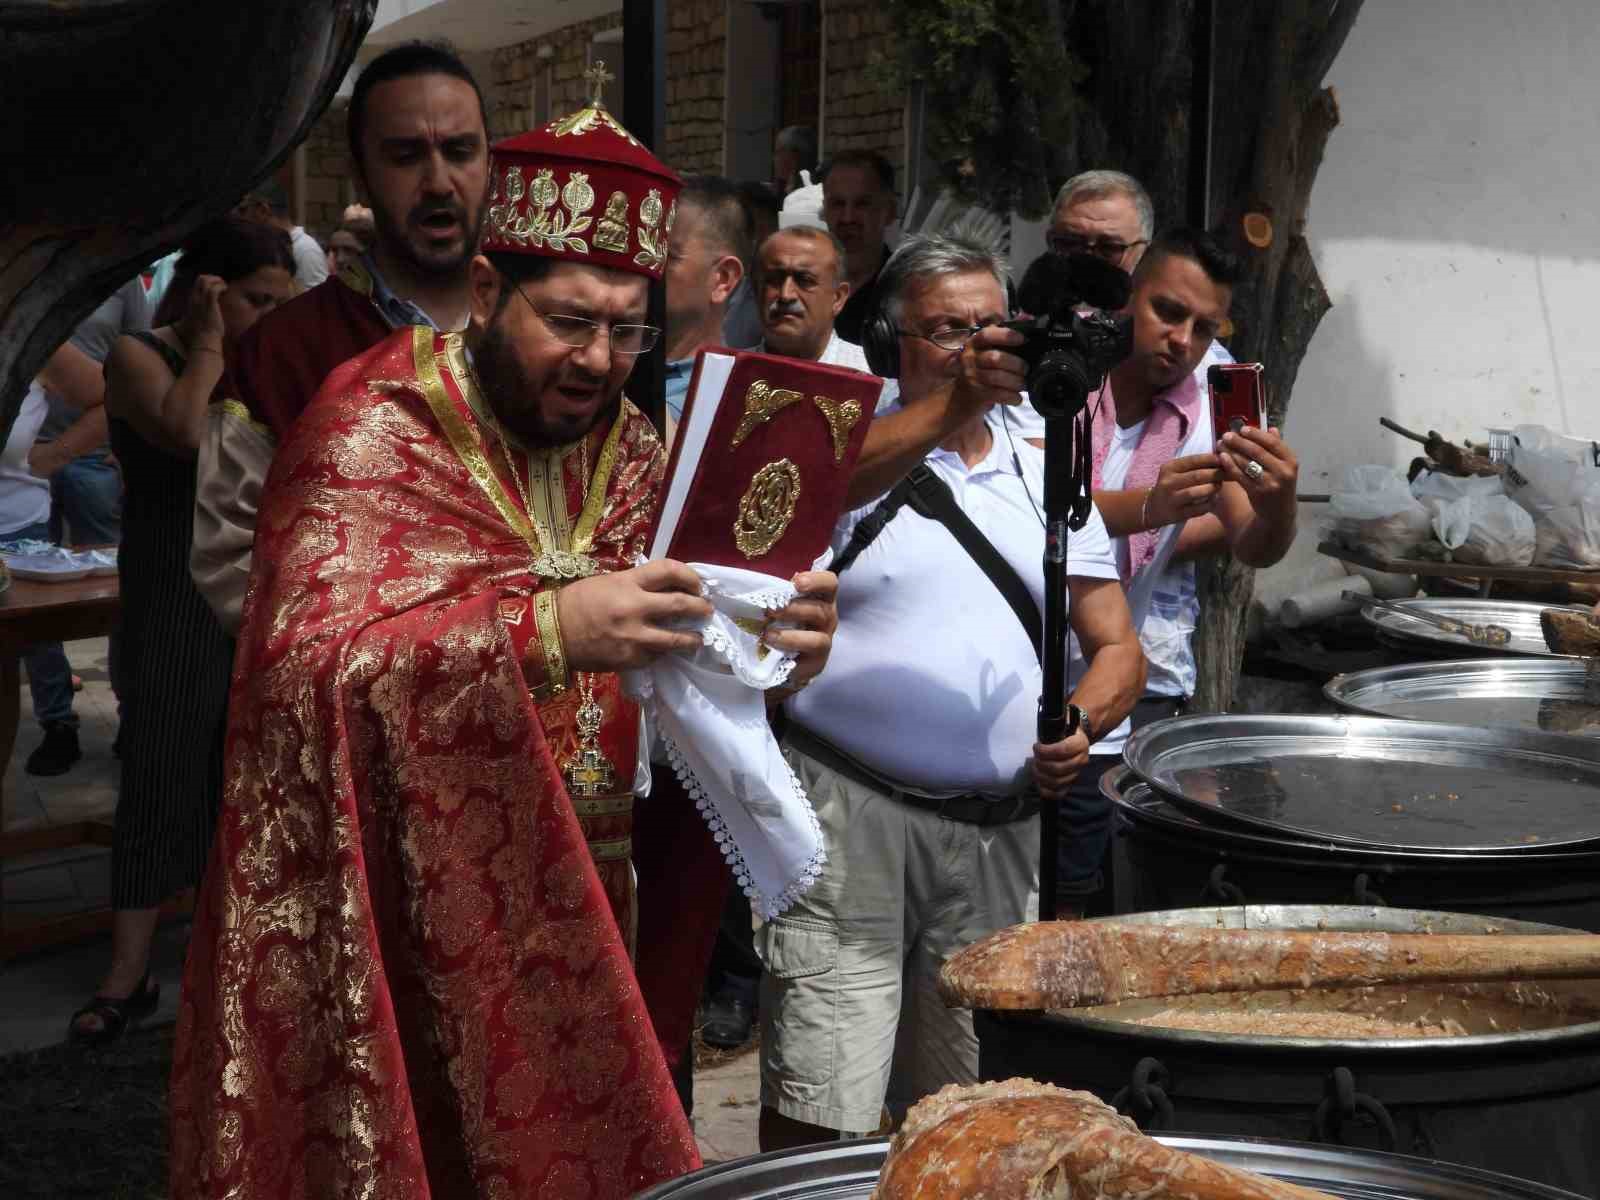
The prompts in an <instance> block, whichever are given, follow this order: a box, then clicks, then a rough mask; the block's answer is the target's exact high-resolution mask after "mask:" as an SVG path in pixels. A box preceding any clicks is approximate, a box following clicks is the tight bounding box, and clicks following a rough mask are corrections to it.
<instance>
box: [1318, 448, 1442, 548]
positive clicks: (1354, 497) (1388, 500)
mask: <svg viewBox="0 0 1600 1200" xmlns="http://www.w3.org/2000/svg"><path fill="white" fill-rule="evenodd" d="M1328 517H1329V521H1328V533H1329V535H1330V536H1331V537H1332V538H1333V539H1334V540H1335V541H1337V542H1339V543H1340V544H1341V545H1343V546H1345V547H1347V548H1348V549H1351V550H1361V551H1365V552H1366V553H1368V554H1375V555H1377V556H1378V557H1379V558H1406V557H1409V556H1410V555H1411V554H1412V553H1413V552H1414V551H1415V550H1416V549H1417V547H1419V546H1421V545H1423V544H1424V543H1426V542H1428V541H1431V540H1432V537H1433V526H1432V518H1431V517H1430V516H1429V514H1428V510H1427V509H1426V508H1424V507H1423V506H1422V504H1421V503H1420V502H1419V501H1418V500H1417V498H1416V497H1415V496H1413V495H1412V494H1411V488H1410V486H1409V485H1408V484H1407V483H1406V480H1405V476H1403V475H1401V474H1400V473H1399V472H1398V471H1396V470H1394V468H1392V467H1380V466H1375V465H1373V466H1362V467H1347V468H1346V469H1345V473H1344V479H1343V481H1342V484H1341V486H1340V488H1339V490H1338V491H1337V492H1335V493H1334V494H1333V498H1332V499H1331V500H1330V501H1329V503H1328Z"/></svg>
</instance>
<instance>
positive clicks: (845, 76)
mask: <svg viewBox="0 0 1600 1200" xmlns="http://www.w3.org/2000/svg"><path fill="white" fill-rule="evenodd" d="M892 36H893V35H892V33H891V31H890V24H889V17H888V14H887V13H886V12H884V11H883V9H882V8H881V7H879V6H878V5H876V4H873V3H872V2H871V0H827V51H826V57H825V59H824V62H823V71H824V79H823V85H822V91H823V100H822V106H823V113H824V122H825V124H824V127H823V157H824V158H826V157H827V156H828V155H830V154H833V153H835V152H837V151H840V150H846V149H849V150H876V151H878V152H879V153H880V154H883V155H884V156H886V157H887V158H888V160H889V161H890V162H892V163H893V164H894V167H895V171H896V173H897V178H896V180H895V183H896V185H897V186H898V185H899V184H900V182H901V180H900V179H899V178H898V174H899V173H900V172H901V171H902V170H903V168H904V166H905V157H906V130H905V96H904V95H902V94H899V93H888V92H884V91H882V90H880V89H879V87H878V86H877V84H876V83H874V81H873V80H872V78H871V76H870V74H869V72H868V68H869V67H870V66H871V65H872V63H873V62H874V61H875V59H876V58H877V56H878V55H880V54H882V53H883V50H884V47H886V46H887V45H888V43H889V39H890V38H891V37H892ZM902 199H903V197H902Z"/></svg>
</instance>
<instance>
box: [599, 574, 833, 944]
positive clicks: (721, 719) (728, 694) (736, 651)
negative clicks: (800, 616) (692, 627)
mask: <svg viewBox="0 0 1600 1200" xmlns="http://www.w3.org/2000/svg"><path fill="white" fill-rule="evenodd" d="M689 566H690V567H692V568H693V569H694V570H695V572H696V573H697V574H698V575H699V576H700V581H701V586H702V594H703V595H704V596H705V597H706V599H707V600H709V601H711V604H712V608H713V611H712V614H711V616H710V618H709V619H708V620H706V621H705V623H704V624H702V625H701V626H700V629H699V634H700V641H701V647H700V649H698V650H696V651H695V652H694V653H692V654H666V655H662V656H661V657H660V658H658V659H657V660H656V661H655V662H654V663H652V664H651V665H650V666H648V667H643V668H640V669H638V670H633V671H625V672H624V673H623V676H622V682H623V687H624V689H625V690H626V691H627V692H628V694H629V695H631V696H633V697H634V698H635V699H637V700H638V701H639V702H640V707H641V708H642V709H643V711H644V715H645V719H646V724H647V728H648V729H649V730H650V731H651V732H652V733H654V734H657V735H659V736H660V738H661V740H662V742H663V744H664V745H665V748H666V752H667V759H668V761H669V762H670V763H671V764H672V769H673V771H674V772H675V773H676V774H677V776H678V778H679V780H681V781H682V783H683V785H684V787H685V788H687V789H688V792H689V794H690V795H691V796H692V797H694V800H695V803H696V806H697V807H698V808H699V810H700V812H701V813H702V815H704V817H705V819H706V823H707V824H708V825H710V826H711V832H712V833H713V834H714V835H715V836H716V839H717V844H718V845H719V846H721V847H722V854H723V857H724V858H726V859H727V860H728V865H729V866H730V867H731V868H732V869H733V873H734V876H735V877H736V878H737V879H738V881H739V885H740V886H741V887H742V888H744V892H745V895H747V896H749V897H750V902H751V907H752V908H753V909H754V910H755V911H756V912H758V913H760V914H761V916H762V917H763V918H771V917H775V916H777V915H778V914H779V913H781V912H782V911H783V910H784V909H786V908H788V907H789V906H790V905H791V904H793V903H794V902H795V900H796V899H798V898H799V897H800V895H801V894H802V893H804V892H805V891H806V890H807V889H808V888H810V887H811V885H812V884H813V883H815V882H816V881H817V876H818V875H819V874H820V873H821V871H822V866H823V863H824V862H825V861H826V856H825V855H824V853H823V849H822V830H821V828H820V827H819V826H818V825H817V815H816V813H815V812H814V811H813V810H812V808H811V801H810V800H809V799H807V798H806V794H805V791H804V790H803V789H802V788H801V786H800V781H799V780H798V779H796V778H795V774H794V772H793V771H792V770H790V768H789V764H788V762H787V761H785V759H784V757H783V753H782V752H781V751H780V750H779V749H778V742H777V739H776V738H774V737H773V736H772V729H771V727H770V726H769V725H768V724H767V712H766V704H765V703H764V701H763V699H762V695H761V693H762V692H764V691H766V689H768V688H771V687H777V686H778V685H780V684H782V683H783V682H784V681H785V680H786V679H788V678H789V674H790V672H791V671H793V669H794V656H793V655H792V654H788V653H785V652H783V651H780V650H775V649H771V648H767V647H763V646H762V645H761V644H760V640H759V633H760V629H761V625H762V623H763V622H764V621H765V620H766V615H767V613H768V612H770V611H772V610H774V609H780V608H782V607H784V606H785V605H786V604H788V603H789V601H791V600H793V599H794V597H795V589H794V585H793V584H791V583H788V582H787V581H785V580H782V579H777V578H774V577H773V576H771V575H762V574H758V573H757V572H754V571H743V570H740V569H738V568H736V567H714V566H709V565H707V564H705V563H690V564H689ZM741 621H743V622H746V623H747V625H748V628H746V627H745V626H742V625H740V624H739V622H741ZM645 744H646V745H648V744H649V743H648V742H646V743H645Z"/></svg>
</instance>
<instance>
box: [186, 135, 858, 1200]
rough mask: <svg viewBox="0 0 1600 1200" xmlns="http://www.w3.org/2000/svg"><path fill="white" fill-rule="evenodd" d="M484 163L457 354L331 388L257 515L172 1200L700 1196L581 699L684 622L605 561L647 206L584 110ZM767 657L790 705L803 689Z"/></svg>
mask: <svg viewBox="0 0 1600 1200" xmlns="http://www.w3.org/2000/svg"><path fill="white" fill-rule="evenodd" d="M494 160H495V165H494V178H493V188H494V194H493V196H492V198H491V209H490V215H489V221H488V228H487V231H486V235H485V242H484V249H485V255H484V256H480V257H479V258H477V259H475V260H474V262H473V266H472V292H473V299H472V322H471V326H470V328H469V331H468V334H467V336H466V337H465V338H463V337H462V336H461V335H456V334H448V335H445V334H437V333H435V332H434V331H433V330H430V329H425V328H421V327H418V328H413V329H405V330H401V331H399V332H397V333H395V334H394V335H392V336H390V337H389V338H387V339H386V340H384V341H382V342H381V343H379V344H378V345H377V346H376V347H374V348H373V349H372V350H370V351H368V352H367V353H365V354H364V355H362V356H360V357H358V358H356V359H353V360H351V361H350V362H348V363H346V364H345V365H344V366H342V367H340V368H339V369H337V370H336V371H335V372H334V373H333V374H332V376H330V377H329V379H328V380H327V382H326V383H325V384H324V386H323V387H322V389H321V391H320V392H319V394H318V396H317V398H316V400H315V401H313V403H312V404H311V406H310V407H309V408H308V409H307V410H306V412H305V413H304V415H303V416H302V417H301V418H300V419H299V420H298V421H296V422H295V423H294V424H293V426H292V427H291V428H290V429H289V430H288V433H287V436H286V438H285V440H284V442H283V443H282V445H281V447H280V448H279V450H278V453H277V454H276V456H275V459H274V462H273V466H272V472H271V475H270V476H269V478H268V481H267V486H266V489H265V491H264V493H263V497H262V505H261V514H260V519H259V522H258V526H257V532H256V537H257V543H256V555H255V567H254V569H253V577H252V581H251V585H250V590H249V595H248V598H247V600H246V602H245V610H244V628H243V630H242V632H241V635H240V639H239V645H238V657H237V665H236V669H235V675H234V684H233V692H232V697H231V713H230V721H229V732H228V743H227V781H226V787H225V793H224V804H223V811H222V815H221V820H220V823H219V830H218V835H217V842H216V845H215V847H214V850H213V859H212V863H211V868H210V870H209V872H208V874H207V878H206V881H205V884H204V888H203V892H202V896H201V901H200V905H199V908H198V910H197V913H196V918H195V926H194V934H193V938H192V941H191V950H190V957H189V961H188V964H187V968H186V972H185V980H184V995H183V1001H182V1006H181V1011H180V1016H179V1025H178V1040H177V1048H176V1053H175V1059H174V1064H173V1084H172V1116H173V1138H172V1192H173V1195H174V1196H177V1197H181V1198H188V1197H223V1196H228V1197H241V1198H247V1200H250V1198H255V1197H273V1198H274V1200H276V1198H278V1197H302V1196H304V1197H323V1196H326V1197H334V1196H339V1197H343V1196H351V1195H370V1196H394V1197H407V1198H408V1200H409V1198H412V1197H423V1196H429V1195H432V1196H438V1197H443V1196H450V1197H456V1196H480V1197H508V1198H509V1197H524V1196H530V1197H531V1196H550V1197H623V1196H627V1195H630V1194H632V1193H633V1192H635V1191H637V1190H638V1189H640V1188H643V1187H646V1186H648V1185H650V1184H652V1183H654V1182H657V1181H660V1180H662V1179H666V1178H670V1177H672V1176H674V1175H677V1174H681V1173H683V1172H685V1171H688V1170H691V1169H693V1168H694V1167H696V1166H697V1165H698V1158H697V1154H696V1151H695V1144H694V1138H693V1136H692V1134H691V1132H690V1129H689V1126H688V1122H687V1120H686V1119H685V1117H684V1115H683V1112H682V1109H681V1108H680V1107H679V1104H678V1101H677V1099H676V1096H675V1094H674V1091H673V1088H672V1084H671V1080H670V1078H669V1075H668V1071H667V1067H666V1064H665V1062H664V1060H663V1057H662V1053H661V1049H660V1046H659V1045H658V1043H657V1038H656V1036H655V1032H654V1031H653V1029H652V1024H651V1020H650V1016H649V1014H648V1013H647V1011H646V1009H645V1006H644V1003H643V1000H642V999H641V996H640V993H639V989H638V985H637V983H636V981H635V975H634V971H633V969H632V966H631V964H630V943H631V941H632V939H633V936H634V930H635V912H634V904H633V890H632V872H631V868H630V862H629V858H630V851H631V838H630V831H631V822H632V809H633V802H634V790H635V781H636V778H638V777H639V775H640V774H641V772H643V771H644V770H645V769H646V768H645V766H644V764H643V761H642V759H641V756H640V746H639V717H638V711H637V709H636V707H635V705H634V704H633V702H632V701H630V700H628V699H627V698H626V697H624V695H623V694H622V692H621V689H620V687H619V684H618V678H617V675H616V673H615V672H616V671H617V670H619V669H623V668H626V667H632V666H638V665H641V664H643V663H645V662H648V661H650V659H651V658H653V657H654V656H655V655H658V654H661V653H665V652H669V651H672V650H675V649H691V648H693V647H694V646H696V645H698V644H699V639H698V637H697V636H696V635H695V634H692V633H685V632H683V631H682V628H681V627H680V628H674V627H673V625H674V622H681V621H684V620H685V619H688V620H689V622H690V623H691V624H692V623H693V622H694V621H695V620H697V619H703V618H704V617H705V616H706V615H707V614H708V612H709V606H708V605H707V603H706V601H705V600H704V599H702V598H701V597H700V596H699V595H698V580H697V578H696V576H695V574H694V572H693V571H692V570H690V569H689V568H688V567H686V566H684V565H682V564H678V563H672V562H656V563H652V564H650V565H648V566H644V567H637V568H635V567H632V566H631V563H632V562H633V561H634V559H635V557H636V556H637V555H638V554H640V552H641V551H642V550H643V549H644V547H645V543H646V537H647V534H648V531H649V526H650V522H651V519H652V516H653V511H654V507H655V503H656V499H657V492H658V490H659V487H660V483H661V477H662V473H663V464H664V456H663V453H662V448H661V444H660V441H659V439H658V438H657V436H656V432H655V430H654V429H653V427H652V426H651V425H650V423H649V422H648V420H646V419H645V418H644V417H643V416H642V415H641V414H640V413H639V412H638V410H636V409H635V408H634V407H633V406H632V405H631V404H630V403H629V402H628V401H627V400H626V399H625V398H624V397H623V396H622V385H623V383H624V381H625V380H626V378H627V376H628V374H629V372H630V371H631V369H632V364H633V361H634V357H635V355H636V354H637V353H640V352H643V351H644V350H647V349H648V348H649V347H650V345H651V344H652V343H653V342H654V340H655V339H656V338H657V337H659V331H657V330H654V329H652V328H651V327H649V326H648V325H647V324H646V315H645V314H646V295H647V281H648V280H649V279H659V278H660V276H661V271H662V267H663V264H664V262H665V258H666V253H667V244H668V237H669V234H670V230H671V227H672V220H673V207H674V198H675V195H676V192H677V189H678V180H677V179H676V177H675V176H673V175H672V174H671V172H669V171H668V170H667V169H666V168H665V167H663V166H662V165H661V164H660V163H659V162H658V161H657V160H656V159H655V158H654V157H653V156H652V155H650V154H649V153H648V152H647V151H646V150H644V149H643V148H642V147H641V146H640V145H639V144H638V143H637V142H636V141H635V140H634V139H633V138H632V137H630V136H629V135H628V134H627V132H626V131H625V130H623V129H622V127H621V126H620V125H618V124H617V123H616V122H615V120H614V119H613V118H612V117H611V116H610V115H609V114H608V113H606V111H605V110H604V108H603V107H602V106H600V105H598V104H595V105H592V106H591V107H589V108H586V109H584V110H582V111H580V112H579V113H576V114H574V115H573V116H571V117H568V118H566V119H564V120H562V121H559V122H556V123H554V124H552V125H551V126H550V127H549V128H547V129H545V130H543V131H540V132H537V133H533V134H528V135H525V136H524V137H520V138H516V139H512V140H511V141H508V142H505V143H502V144H500V145H498V146H496V147H495V153H494ZM799 582H800V586H801V589H802V591H804V590H807V585H808V583H810V582H811V581H807V580H805V579H804V578H803V577H802V579H801V580H800V581H799ZM804 605H809V607H810V609H811V611H806V612H799V611H796V612H791V613H789V614H787V616H788V617H790V618H791V619H794V620H796V621H797V623H799V624H801V625H809V626H816V625H819V624H820V625H823V626H824V627H826V621H825V620H819V619H818V615H817V613H816V612H815V611H814V610H815V607H816V606H815V602H806V601H800V602H797V605H795V606H791V608H797V607H799V606H804ZM769 640H771V641H773V642H774V643H775V644H777V645H779V646H781V647H784V648H787V649H791V650H795V651H798V652H800V653H801V656H802V659H801V662H800V663H797V668H796V674H795V676H794V677H792V679H791V686H794V685H797V684H800V683H802V682H803V680H804V679H805V678H806V677H807V676H808V675H809V674H810V673H814V672H815V670H817V669H819V667H820V660H821V658H823V657H825V653H826V643H827V635H826V633H821V632H808V631H806V630H804V629H801V630H790V631H784V632H774V633H772V634H771V635H769ZM702 840H704V839H702ZM641 873H643V872H641ZM703 907H704V909H705V916H706V917H707V918H709V919H712V920H714V918H715V915H716V912H717V911H718V909H719V908H720V901H719V900H718V899H715V898H713V899H712V900H711V901H710V902H709V903H707V904H706V905H705V906H703ZM708 936H709V928H707V929H702V930H697V931H688V932H687V933H686V937H687V938H688V939H689V940H690V941H694V939H696V938H698V939H700V940H701V941H704V940H705V939H706V938H707V937H708ZM654 949H657V950H659V948H658V947H657V948H654ZM698 978H699V973H698V971H697V970H695V969H694V964H692V963H690V964H688V970H687V971H686V972H685V977H684V979H683V981H682V982H683V987H684V988H686V989H689V990H691V991H692V989H694V988H695V987H696V985H697V981H698Z"/></svg>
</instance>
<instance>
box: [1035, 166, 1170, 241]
mask: <svg viewBox="0 0 1600 1200" xmlns="http://www.w3.org/2000/svg"><path fill="white" fill-rule="evenodd" d="M1101 196H1126V197H1128V199H1130V200H1132V201H1133V210H1134V212H1135V213H1137V214H1138V217H1139V236H1140V237H1142V238H1143V239H1144V240H1145V241H1147V242H1148V241H1149V240H1150V239H1151V238H1153V237H1155V235H1156V209H1155V205H1153V204H1151V203H1150V193H1149V192H1147V191H1145V190H1144V186H1143V185H1142V184H1140V182H1139V181H1138V180H1137V179H1135V178H1134V177H1133V176H1132V175H1125V174H1123V173H1122V172H1121V171H1084V172H1083V173H1081V174H1079V175H1074V176H1073V177H1072V178H1071V179H1069V180H1067V181H1066V182H1065V183H1063V184H1062V185H1061V190H1060V191H1059V192H1057V193H1056V203H1055V208H1054V209H1052V210H1051V211H1052V213H1058V212H1060V211H1061V210H1062V209H1063V208H1065V207H1066V206H1067V205H1069V204H1071V203H1072V202H1073V201H1075V200H1098V199H1099V198H1100V197H1101Z"/></svg>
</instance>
